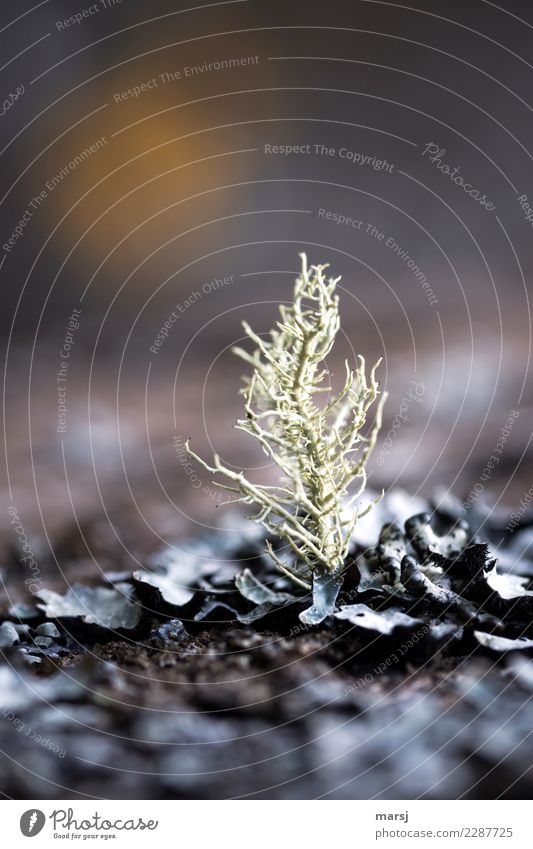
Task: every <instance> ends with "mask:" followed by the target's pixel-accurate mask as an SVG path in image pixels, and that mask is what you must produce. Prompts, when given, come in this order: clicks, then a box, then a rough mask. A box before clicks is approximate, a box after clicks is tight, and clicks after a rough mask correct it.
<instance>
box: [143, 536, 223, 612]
mask: <svg viewBox="0 0 533 849" xmlns="http://www.w3.org/2000/svg"><path fill="white" fill-rule="evenodd" d="M148 566H149V568H148V569H138V570H137V571H136V572H134V573H133V580H134V581H135V583H138V584H141V585H143V584H144V585H147V586H150V587H154V588H155V589H157V590H159V592H160V593H161V596H162V598H163V600H164V601H166V602H167V603H168V604H170V605H172V606H173V607H184V606H185V605H186V604H188V603H189V602H190V601H191V600H192V599H193V598H194V596H195V594H196V591H197V588H198V586H199V585H200V584H201V582H202V579H204V578H209V577H211V576H213V575H214V574H215V573H216V572H217V571H218V570H219V569H220V568H221V564H220V562H219V561H218V560H217V559H216V558H214V557H213V552H212V550H211V549H210V547H209V546H208V545H207V544H201V543H198V544H197V545H195V546H194V545H192V544H185V545H184V548H183V549H182V550H180V549H179V548H166V549H164V550H163V551H162V552H160V553H159V554H157V555H156V556H154V557H153V558H152V559H151V560H150V562H149V564H148Z"/></svg>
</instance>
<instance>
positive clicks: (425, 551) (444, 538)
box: [405, 513, 471, 558]
mask: <svg viewBox="0 0 533 849" xmlns="http://www.w3.org/2000/svg"><path fill="white" fill-rule="evenodd" d="M405 532H406V534H407V536H408V538H409V540H410V541H411V544H412V545H413V548H414V549H415V550H416V552H417V554H418V555H419V556H420V557H423V558H431V556H432V555H433V554H440V555H442V556H444V557H456V556H457V555H459V554H461V552H462V551H463V550H464V549H465V548H466V546H467V545H468V542H469V540H470V537H471V534H470V532H469V530H468V525H467V524H466V522H464V521H458V522H456V523H455V525H454V527H452V528H451V529H449V530H448V531H447V532H446V533H445V534H442V535H440V534H437V533H436V532H435V531H434V530H433V528H432V526H431V516H430V514H429V513H420V514H419V515H418V516H413V517H412V518H411V519H408V520H407V522H406V523H405Z"/></svg>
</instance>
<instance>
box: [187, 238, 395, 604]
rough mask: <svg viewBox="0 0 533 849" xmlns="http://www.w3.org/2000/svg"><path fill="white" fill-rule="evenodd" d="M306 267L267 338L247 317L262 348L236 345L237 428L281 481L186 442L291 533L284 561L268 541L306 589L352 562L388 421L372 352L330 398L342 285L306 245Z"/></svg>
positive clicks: (277, 527)
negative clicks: (240, 368)
mask: <svg viewBox="0 0 533 849" xmlns="http://www.w3.org/2000/svg"><path fill="white" fill-rule="evenodd" d="M300 256H301V259H302V270H301V272H300V274H299V276H298V278H297V280H296V285H295V288H294V296H293V302H292V304H291V305H290V306H285V305H283V306H280V308H279V310H280V315H281V319H280V321H278V322H277V324H276V328H275V329H273V330H271V331H270V338H267V339H263V338H261V337H259V336H258V335H257V334H256V333H254V331H253V330H252V329H251V327H250V326H249V325H248V324H247V323H246V322H243V327H244V330H245V333H246V335H247V336H248V337H249V338H250V339H251V340H252V342H253V343H254V345H255V349H254V350H253V352H252V353H248V352H246V351H244V350H243V349H241V348H234V349H233V351H234V353H236V354H237V355H238V356H239V357H241V358H242V359H243V360H245V361H246V362H247V363H249V365H251V366H252V374H251V376H250V377H246V378H245V386H244V388H243V389H242V390H241V391H242V393H243V395H244V410H245V418H243V419H239V420H238V422H237V425H236V427H237V428H238V429H239V430H244V431H245V432H246V433H249V434H251V435H252V436H254V437H255V438H256V439H257V441H258V442H259V443H260V445H261V448H262V449H263V451H264V453H265V454H266V455H267V457H269V458H270V459H271V460H272V461H273V462H274V463H275V464H276V465H277V466H278V468H279V470H280V472H281V480H280V483H279V484H278V485H276V486H266V485H260V484H255V483H252V482H251V481H250V480H248V478H247V477H246V476H245V474H244V472H235V471H233V470H232V469H229V468H227V467H226V466H224V465H223V463H222V462H221V460H220V457H219V456H218V455H216V454H215V456H214V460H213V466H210V465H208V464H207V463H205V462H204V461H203V460H202V459H201V458H200V457H198V455H197V454H195V453H194V452H193V451H192V450H191V449H190V447H189V445H188V443H187V445H186V447H187V450H188V451H189V453H190V455H191V456H192V457H193V458H194V459H195V460H196V461H197V462H199V463H200V464H201V465H202V466H203V467H204V468H205V469H207V470H208V471H210V472H212V473H214V474H218V475H221V476H222V477H223V478H225V479H226V480H227V481H228V482H229V483H228V484H222V483H220V482H217V481H216V480H215V483H216V484H217V485H218V486H221V487H223V488H224V489H227V490H229V491H230V492H231V493H234V494H235V495H236V496H237V497H236V498H232V499H231V501H232V503H235V501H238V502H242V503H245V504H254V505H256V506H257V507H258V508H259V510H258V512H257V514H255V515H254V516H251V517H250V518H252V519H254V520H255V521H257V522H261V523H262V524H263V525H264V526H265V528H267V530H268V531H269V532H270V533H271V534H273V535H274V536H276V537H280V538H282V540H283V541H285V542H286V543H287V544H288V546H289V548H290V549H291V551H292V552H293V554H294V555H295V557H294V558H292V559H291V562H290V563H288V562H283V561H282V560H281V559H280V557H279V556H278V554H276V552H275V551H274V550H273V548H272V545H271V544H270V542H268V541H267V543H266V545H267V548H268V551H269V553H270V556H271V557H272V558H273V560H274V561H275V562H276V564H277V565H278V566H279V568H280V569H281V570H282V571H283V572H285V573H286V574H288V575H290V577H291V578H292V579H293V580H295V581H297V582H298V583H300V584H302V585H303V586H305V587H306V588H309V587H310V584H309V579H310V578H311V577H313V576H315V577H316V575H317V574H324V575H330V576H338V575H339V574H340V573H341V572H342V569H343V566H344V565H345V564H346V559H347V555H348V549H349V545H350V538H351V535H352V532H353V529H354V527H355V524H356V523H357V521H358V519H359V518H360V517H361V516H362V515H364V514H365V513H366V512H368V510H369V509H371V508H372V506H373V503H374V502H371V503H370V504H369V505H368V506H367V507H366V508H365V509H364V510H363V511H358V510H357V509H356V506H355V504H356V502H357V500H358V499H359V498H360V497H361V495H362V493H363V491H364V489H365V486H366V480H367V475H366V464H367V462H368V459H369V456H370V454H371V452H372V449H373V448H374V446H375V444H376V439H377V435H378V432H379V429H380V426H381V411H382V407H383V403H384V401H385V397H386V395H385V394H381V397H380V398H379V400H378V395H380V393H379V390H378V383H377V381H376V378H375V372H376V369H377V367H378V365H379V362H380V361H378V362H377V363H376V364H375V366H374V367H373V368H372V370H371V371H370V374H369V377H368V380H367V377H366V374H365V361H364V359H363V357H361V356H360V357H358V365H357V367H356V369H355V371H353V370H352V369H351V368H350V366H349V364H348V362H346V378H345V381H344V386H343V387H342V389H341V390H340V391H339V393H338V394H337V395H335V396H333V397H331V398H329V397H328V395H326V398H325V400H324V401H323V403H319V398H320V397H321V395H322V394H323V393H331V387H330V386H329V385H328V384H327V380H326V379H327V377H328V371H327V369H326V367H325V363H324V361H325V358H326V357H327V356H328V354H329V353H330V351H331V349H332V347H333V343H334V341H335V337H336V335H337V333H338V331H339V327H340V321H339V298H338V295H337V294H336V293H335V289H336V285H337V283H338V281H339V280H340V278H339V277H338V278H336V279H333V278H331V277H330V278H326V277H325V276H324V271H325V269H326V268H327V267H328V266H327V265H313V266H308V265H307V258H306V256H305V254H301V255H300ZM376 401H377V404H376V413H375V417H374V421H373V423H372V424H371V426H370V429H369V431H368V433H367V434H366V435H363V433H362V430H363V429H364V428H365V424H366V420H367V413H368V410H369V408H370V407H371V406H372V404H374V402H376Z"/></svg>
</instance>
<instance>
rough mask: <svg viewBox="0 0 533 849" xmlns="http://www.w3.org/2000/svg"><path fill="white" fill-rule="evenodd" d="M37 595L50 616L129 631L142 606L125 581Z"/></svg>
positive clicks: (77, 585) (134, 623)
mask: <svg viewBox="0 0 533 849" xmlns="http://www.w3.org/2000/svg"><path fill="white" fill-rule="evenodd" d="M38 596H39V598H40V599H42V602H43V603H42V604H39V605H38V606H39V607H40V609H41V610H44V612H45V614H46V616H48V617H50V618H51V619H64V618H72V617H74V618H78V617H79V618H81V619H82V621H83V622H85V623H87V624H92V625H100V626H101V627H103V628H111V629H124V630H131V629H133V628H135V627H136V626H137V625H138V623H139V620H140V617H141V608H140V606H139V605H138V604H137V603H136V602H135V601H134V599H133V596H134V589H133V587H131V586H129V585H128V584H119V585H117V586H116V587H115V588H114V589H107V588H106V587H83V586H81V585H79V584H74V585H73V586H72V587H70V588H69V590H68V591H67V592H66V593H65V595H60V594H59V593H56V592H54V591H53V590H41V591H40V592H39V593H38Z"/></svg>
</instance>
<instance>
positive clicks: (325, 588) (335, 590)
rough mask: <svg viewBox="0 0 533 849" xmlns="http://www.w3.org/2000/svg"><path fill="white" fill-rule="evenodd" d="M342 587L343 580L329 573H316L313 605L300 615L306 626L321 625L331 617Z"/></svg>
mask: <svg viewBox="0 0 533 849" xmlns="http://www.w3.org/2000/svg"><path fill="white" fill-rule="evenodd" d="M341 587H342V578H341V577H339V576H338V575H331V574H329V573H328V572H325V571H324V572H315V573H314V575H313V603H312V605H311V607H308V608H307V610H304V611H302V613H300V617H299V618H300V621H301V622H303V623H304V625H319V624H320V623H321V622H323V621H324V619H326V617H328V616H331V614H332V613H333V611H334V609H335V603H336V601H337V596H338V595H339V592H340V589H341Z"/></svg>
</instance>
